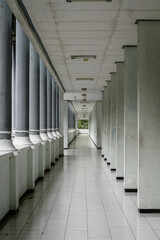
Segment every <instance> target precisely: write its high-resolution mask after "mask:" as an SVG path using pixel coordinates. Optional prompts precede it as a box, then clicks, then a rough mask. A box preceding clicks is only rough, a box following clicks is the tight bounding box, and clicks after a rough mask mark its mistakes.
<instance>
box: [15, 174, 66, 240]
mask: <svg viewBox="0 0 160 240" xmlns="http://www.w3.org/2000/svg"><path fill="white" fill-rule="evenodd" d="M54 170H56V169H54ZM66 172H67V169H66V171H65V173H64V174H63V175H64V177H65V174H66ZM53 176H54V177H55V176H56V172H55V171H54V173H53ZM44 178H45V177H44ZM63 180H64V179H63ZM38 185H39V184H38ZM38 185H37V186H38ZM49 186H50V181H49V183H48V185H47V187H46V189H45V191H44V192H43V194H42V196H41V197H40V199H39V201H38V202H37V204H36V206H35V208H34V209H33V211H32V213H31V215H30V216H29V217H28V219H27V221H26V223H27V222H28V221H29V220H30V218H31V217H32V216H33V213H34V212H35V210H36V208H37V207H38V205H39V203H40V201H41V200H42V198H43V196H44V195H45V193H46V191H47V190H48V188H49ZM60 187H61V186H60ZM57 194H58V193H57ZM26 223H25V224H24V226H23V228H22V229H21V231H20V232H19V234H18V236H17V238H16V240H17V239H18V238H19V237H20V235H21V234H22V232H23V230H24V229H25V227H26ZM40 239H41V237H40Z"/></svg>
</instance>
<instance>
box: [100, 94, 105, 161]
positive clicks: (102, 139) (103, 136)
mask: <svg viewBox="0 0 160 240" xmlns="http://www.w3.org/2000/svg"><path fill="white" fill-rule="evenodd" d="M104 111H105V109H104V91H102V133H101V134H102V151H101V153H102V157H104Z"/></svg>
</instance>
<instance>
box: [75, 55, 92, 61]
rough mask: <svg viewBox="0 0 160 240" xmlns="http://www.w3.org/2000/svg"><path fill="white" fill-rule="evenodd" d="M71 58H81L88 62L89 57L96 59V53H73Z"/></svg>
mask: <svg viewBox="0 0 160 240" xmlns="http://www.w3.org/2000/svg"><path fill="white" fill-rule="evenodd" d="M71 59H73V60H75V59H82V60H83V61H84V62H88V60H89V59H96V55H73V56H71Z"/></svg>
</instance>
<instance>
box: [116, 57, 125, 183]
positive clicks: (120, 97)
mask: <svg viewBox="0 0 160 240" xmlns="http://www.w3.org/2000/svg"><path fill="white" fill-rule="evenodd" d="M116 65H117V81H116V129H117V132H116V133H117V157H116V159H117V163H116V169H117V171H116V178H117V179H119V180H122V179H123V178H124V62H116Z"/></svg>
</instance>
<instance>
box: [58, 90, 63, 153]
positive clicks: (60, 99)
mask: <svg viewBox="0 0 160 240" xmlns="http://www.w3.org/2000/svg"><path fill="white" fill-rule="evenodd" d="M63 98H64V94H63V92H62V91H61V90H60V89H59V133H60V135H61V137H60V156H63V138H64V136H63V132H64V130H63V119H64V106H63V104H64V100H63Z"/></svg>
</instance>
